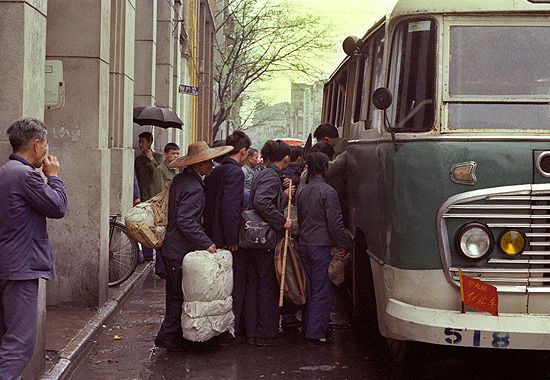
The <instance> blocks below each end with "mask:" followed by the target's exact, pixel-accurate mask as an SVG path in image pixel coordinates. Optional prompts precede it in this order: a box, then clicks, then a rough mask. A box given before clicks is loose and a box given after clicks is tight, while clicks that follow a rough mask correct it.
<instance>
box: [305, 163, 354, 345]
mask: <svg viewBox="0 0 550 380" xmlns="http://www.w3.org/2000/svg"><path fill="white" fill-rule="evenodd" d="M328 163H329V159H328V157H327V156H326V155H325V154H323V153H320V152H315V153H310V154H309V155H308V157H307V170H308V176H307V179H306V185H305V187H304V189H303V191H302V192H301V193H300V194H299V195H298V202H297V203H298V221H299V223H300V258H301V259H302V265H303V267H304V271H305V273H306V277H307V280H308V290H309V297H308V304H307V306H306V316H305V321H304V333H305V338H306V340H307V341H308V342H311V343H314V344H320V343H326V342H328V341H329V338H330V337H329V319H330V311H331V309H332V302H333V298H334V295H335V289H336V287H335V286H334V285H333V284H332V283H331V282H330V280H329V279H328V276H327V270H328V266H329V264H330V261H331V258H332V256H331V252H330V251H331V249H332V248H333V247H337V249H338V252H339V253H343V252H345V251H346V249H347V246H348V244H349V238H348V235H347V233H346V230H345V228H344V222H343V220H342V211H341V209H340V203H339V201H338V194H337V193H336V190H334V188H332V187H331V186H330V185H329V184H327V182H326V180H325V178H324V176H325V174H326V172H327V169H328Z"/></svg>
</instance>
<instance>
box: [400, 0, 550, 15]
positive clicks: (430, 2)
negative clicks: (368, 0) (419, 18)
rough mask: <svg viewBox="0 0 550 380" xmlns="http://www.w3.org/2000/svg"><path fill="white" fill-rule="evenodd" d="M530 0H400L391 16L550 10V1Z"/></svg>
mask: <svg viewBox="0 0 550 380" xmlns="http://www.w3.org/2000/svg"><path fill="white" fill-rule="evenodd" d="M536 1H537V0H533V2H531V1H529V0H399V1H398V2H397V4H396V5H395V8H394V9H393V11H392V12H391V17H392V18H393V17H398V16H404V15H414V14H426V13H484V12H522V11H528V12H532V11H542V12H545V11H546V12H550V1H547V2H546V3H541V2H539V3H537V2H536ZM539 1H540V0H539Z"/></svg>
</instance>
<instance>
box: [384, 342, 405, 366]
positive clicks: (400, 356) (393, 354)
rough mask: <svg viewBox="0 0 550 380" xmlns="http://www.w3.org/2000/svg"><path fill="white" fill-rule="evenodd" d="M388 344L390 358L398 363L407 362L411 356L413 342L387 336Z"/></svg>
mask: <svg viewBox="0 0 550 380" xmlns="http://www.w3.org/2000/svg"><path fill="white" fill-rule="evenodd" d="M386 345H387V347H388V353H389V356H390V359H391V360H392V361H394V362H395V363H397V364H405V362H406V360H407V357H408V356H409V352H410V348H411V342H408V341H405V340H397V339H392V338H386Z"/></svg>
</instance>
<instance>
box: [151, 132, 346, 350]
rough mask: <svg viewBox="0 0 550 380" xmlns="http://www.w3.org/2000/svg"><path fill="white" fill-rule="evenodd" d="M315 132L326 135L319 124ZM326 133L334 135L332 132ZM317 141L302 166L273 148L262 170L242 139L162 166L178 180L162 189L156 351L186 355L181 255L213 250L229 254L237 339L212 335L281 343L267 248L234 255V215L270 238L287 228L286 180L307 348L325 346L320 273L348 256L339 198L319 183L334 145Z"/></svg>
mask: <svg viewBox="0 0 550 380" xmlns="http://www.w3.org/2000/svg"><path fill="white" fill-rule="evenodd" d="M330 127H332V126H330ZM320 128H321V129H325V130H328V128H327V127H326V126H320ZM332 128H334V127H332ZM334 130H336V128H334ZM330 133H331V136H332V135H333V134H334V131H332V130H330ZM336 136H337V130H336ZM316 137H317V136H316ZM317 139H318V143H317V144H316V145H315V146H314V147H313V149H312V150H311V151H312V152H313V153H310V154H308V156H307V158H306V163H305V164H304V163H301V160H302V159H303V155H304V153H303V150H301V149H300V150H298V149H295V150H293V149H292V148H291V147H290V146H289V145H288V144H287V143H286V142H284V141H281V140H276V141H273V140H270V141H267V142H266V143H265V145H264V146H263V148H262V149H261V157H262V160H263V163H262V164H260V163H259V160H258V155H259V154H258V151H257V150H256V149H254V148H252V147H251V141H250V138H249V137H248V136H247V135H246V134H245V133H244V132H242V131H236V132H234V133H233V134H232V135H230V136H228V137H227V139H226V140H225V142H217V144H216V146H215V147H209V146H208V145H207V144H206V143H205V142H202V141H199V142H197V143H193V144H191V145H190V146H189V147H188V151H187V154H186V155H185V156H183V157H177V158H174V159H173V161H171V162H169V163H168V164H167V167H168V168H169V169H170V170H174V169H175V170H181V172H180V173H178V174H176V175H175V176H174V178H173V179H172V182H171V185H170V190H169V203H168V226H167V232H166V236H165V240H164V245H163V248H162V255H161V259H162V261H163V263H164V266H165V268H166V314H165V318H164V321H163V322H162V326H161V328H160V330H159V332H158V334H157V337H156V339H155V344H156V345H157V346H159V347H164V348H166V349H167V350H171V351H183V350H185V349H187V348H188V346H189V344H190V343H189V342H188V341H185V339H184V338H183V336H182V330H181V328H182V327H181V315H182V304H183V293H182V288H181V279H182V271H181V267H182V261H183V258H184V257H185V255H186V254H187V253H189V252H192V251H196V250H206V251H208V252H211V253H214V252H216V249H219V248H223V249H226V250H228V251H230V252H231V253H232V256H233V281H234V282H233V293H232V297H233V313H234V316H235V334H234V335H231V334H229V333H225V334H223V335H221V336H219V337H218V342H219V344H221V345H231V344H237V343H245V342H246V343H248V344H254V345H258V346H271V345H275V344H279V343H280V339H279V338H278V337H279V321H280V311H279V307H278V298H279V285H278V280H277V277H276V273H275V268H274V247H267V248H266V249H244V248H242V247H241V246H240V245H239V229H240V228H241V212H242V211H243V210H245V209H253V210H254V211H255V212H256V213H257V214H258V215H260V217H261V218H262V219H263V220H264V221H265V222H266V223H268V224H269V225H270V227H271V228H272V229H273V230H274V231H275V233H276V235H277V239H281V238H283V236H284V235H285V230H291V228H292V224H293V220H292V218H287V217H286V216H285V208H286V207H287V205H288V201H289V195H290V193H293V192H294V191H295V188H296V187H295V186H292V187H290V186H288V181H287V180H286V178H285V173H286V175H287V176H289V177H292V179H293V181H294V184H296V182H299V187H300V193H299V194H298V195H297V196H296V198H297V200H296V203H295V207H296V209H297V220H296V222H298V224H299V225H300V229H299V233H298V234H297V236H296V237H297V238H299V255H300V258H301V260H302V265H303V267H304V271H305V273H306V276H307V280H308V290H309V294H308V300H309V301H308V304H307V305H306V308H305V311H304V312H303V313H302V322H303V328H302V332H303V334H304V338H305V339H306V341H308V342H309V343H313V344H324V343H328V342H330V331H329V320H330V311H331V308H332V303H333V299H334V296H335V289H336V287H335V285H333V284H332V283H331V282H330V281H329V278H328V276H327V270H328V265H329V263H330V261H331V258H332V256H331V255H334V254H336V255H338V254H343V253H344V252H345V251H347V249H348V244H349V241H348V235H347V233H346V231H345V227H344V222H343V217H342V210H341V207H340V200H339V195H338V193H337V191H336V190H335V189H334V188H333V187H332V186H331V185H330V184H329V183H328V182H327V177H328V172H329V166H330V161H331V159H332V155H333V148H332V147H333V144H332V143H333V142H334V141H337V140H334V139H333V140H329V139H328V138H326V139H325V138H324V137H323V136H321V137H317ZM144 155H146V154H145V153H144ZM146 156H150V155H146ZM214 160H216V161H217V165H214ZM291 162H292V163H293V166H292V167H291V168H290V170H289V165H290V164H291ZM214 166H215V167H214ZM260 169H261V170H260ZM300 173H302V175H300ZM303 173H306V174H305V175H304V174H303ZM331 251H332V253H331Z"/></svg>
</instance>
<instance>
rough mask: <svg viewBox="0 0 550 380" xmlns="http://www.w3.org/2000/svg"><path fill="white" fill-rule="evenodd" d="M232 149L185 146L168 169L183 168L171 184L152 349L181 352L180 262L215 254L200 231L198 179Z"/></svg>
mask: <svg viewBox="0 0 550 380" xmlns="http://www.w3.org/2000/svg"><path fill="white" fill-rule="evenodd" d="M232 149H233V147H226V146H222V147H217V148H210V147H208V144H206V142H204V141H198V142H196V143H193V144H191V145H189V148H188V150H187V155H186V156H183V157H180V158H178V159H176V160H174V161H173V162H172V163H171V164H170V166H171V167H185V169H184V170H183V172H181V173H180V174H178V175H176V176H175V177H174V179H173V180H172V186H171V188H170V193H169V201H168V226H167V228H166V237H165V239H164V245H163V251H162V260H163V261H164V265H165V267H166V314H165V317H164V320H163V322H162V325H161V327H160V330H159V332H158V333H157V337H156V338H155V345H156V346H159V347H163V348H166V349H167V350H170V351H183V350H184V349H185V346H186V341H185V340H184V339H183V332H182V326H181V314H182V306H183V291H182V269H181V266H182V261H183V257H184V256H185V255H186V254H187V253H189V252H192V251H197V250H207V251H208V252H210V253H216V246H215V244H214V243H213V242H212V241H211V240H210V238H209V237H208V236H207V235H206V233H205V232H204V230H203V228H202V216H203V210H204V204H205V198H204V189H203V187H204V184H203V181H202V176H207V175H209V174H210V173H211V172H212V165H213V163H212V159H213V158H214V157H219V156H222V155H224V154H226V153H228V152H229V151H231V150H232Z"/></svg>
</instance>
